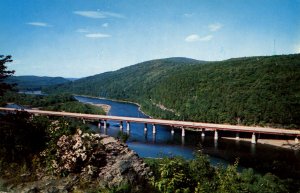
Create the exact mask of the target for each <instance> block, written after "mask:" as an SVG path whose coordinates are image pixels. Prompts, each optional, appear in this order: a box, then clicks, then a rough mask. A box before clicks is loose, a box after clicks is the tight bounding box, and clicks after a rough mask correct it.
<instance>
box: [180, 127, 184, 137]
mask: <svg viewBox="0 0 300 193" xmlns="http://www.w3.org/2000/svg"><path fill="white" fill-rule="evenodd" d="M184 136H185V130H184V128H183V127H182V128H181V137H184Z"/></svg>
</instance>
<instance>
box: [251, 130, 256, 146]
mask: <svg viewBox="0 0 300 193" xmlns="http://www.w3.org/2000/svg"><path fill="white" fill-rule="evenodd" d="M251 143H252V144H256V136H255V133H254V132H253V133H252V138H251Z"/></svg>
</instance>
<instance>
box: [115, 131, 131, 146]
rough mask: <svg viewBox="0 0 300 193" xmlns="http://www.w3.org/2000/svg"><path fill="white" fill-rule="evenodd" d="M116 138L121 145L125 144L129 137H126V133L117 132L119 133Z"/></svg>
mask: <svg viewBox="0 0 300 193" xmlns="http://www.w3.org/2000/svg"><path fill="white" fill-rule="evenodd" d="M118 138H119V139H121V141H122V142H123V143H126V141H127V140H128V138H129V135H128V134H127V133H124V132H122V131H119V132H118Z"/></svg>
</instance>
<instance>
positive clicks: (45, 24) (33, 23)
mask: <svg viewBox="0 0 300 193" xmlns="http://www.w3.org/2000/svg"><path fill="white" fill-rule="evenodd" d="M26 24H27V25H33V26H37V27H52V25H49V24H48V23H44V22H28V23H26Z"/></svg>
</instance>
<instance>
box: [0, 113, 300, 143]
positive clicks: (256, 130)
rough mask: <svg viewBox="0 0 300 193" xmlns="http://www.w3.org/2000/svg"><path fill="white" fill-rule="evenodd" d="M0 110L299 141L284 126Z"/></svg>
mask: <svg viewBox="0 0 300 193" xmlns="http://www.w3.org/2000/svg"><path fill="white" fill-rule="evenodd" d="M0 111H4V112H16V111H25V112H28V113H30V114H34V115H45V116H59V117H71V118H77V119H82V120H83V121H84V120H94V121H95V120H96V121H99V126H100V122H101V121H103V124H104V125H103V126H104V128H107V121H108V120H110V121H119V122H120V129H123V121H124V122H126V129H127V131H129V130H130V123H132V122H134V123H144V124H145V127H144V131H145V132H147V129H148V128H147V124H151V125H152V132H153V134H156V132H157V130H156V125H166V126H170V127H171V128H172V129H171V133H172V134H174V129H181V136H182V137H184V136H185V130H186V129H192V130H194V131H199V132H202V133H201V136H202V137H204V136H205V131H207V130H210V131H214V139H215V140H217V139H218V131H232V132H236V139H237V140H238V139H239V133H240V132H246V133H252V138H251V143H256V141H257V139H256V134H260V133H261V134H272V135H285V136H294V137H295V143H299V139H298V138H299V137H300V130H295V129H293V130H290V129H282V128H271V127H253V126H240V125H227V124H213V123H201V122H191V121H176V120H164V119H152V118H137V117H123V116H108V115H94V114H82V113H70V112H57V111H44V110H34V109H15V108H2V107H0Z"/></svg>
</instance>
